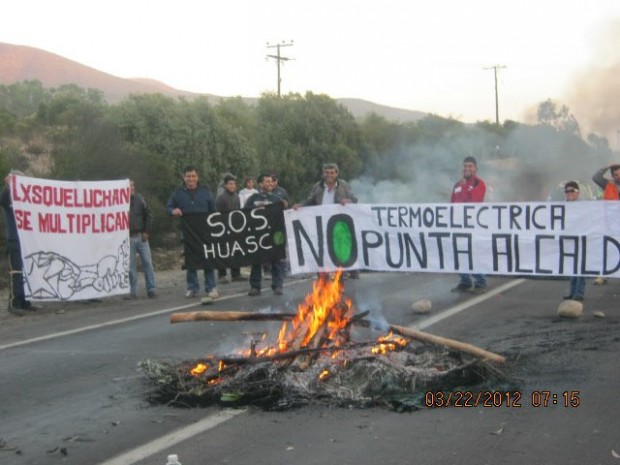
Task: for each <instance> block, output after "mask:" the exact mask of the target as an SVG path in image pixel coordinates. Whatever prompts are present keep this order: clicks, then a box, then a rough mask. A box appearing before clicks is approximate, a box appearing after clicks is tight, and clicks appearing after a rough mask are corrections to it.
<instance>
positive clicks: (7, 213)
mask: <svg viewBox="0 0 620 465" xmlns="http://www.w3.org/2000/svg"><path fill="white" fill-rule="evenodd" d="M15 174H23V173H21V172H19V171H12V172H11V173H10V174H9V175H7V176H6V177H5V178H4V188H3V189H2V194H0V204H1V205H2V208H3V209H4V222H5V232H6V248H7V252H8V254H9V274H10V279H11V287H10V292H11V296H10V300H9V312H11V313H12V314H13V315H17V316H23V315H24V310H36V307H35V306H34V305H32V304H31V303H30V302H29V301H28V300H26V293H25V291H24V276H23V273H22V268H23V263H22V251H21V247H20V245H19V235H18V232H17V223H16V222H15V215H14V214H13V202H12V200H11V179H12V177H13V175H15Z"/></svg>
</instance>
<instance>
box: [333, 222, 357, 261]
mask: <svg viewBox="0 0 620 465" xmlns="http://www.w3.org/2000/svg"><path fill="white" fill-rule="evenodd" d="M332 231H333V244H332V245H333V246H334V253H335V255H336V257H337V258H338V260H340V261H341V262H342V263H345V262H346V261H347V260H349V258H350V257H351V252H352V251H353V234H351V230H350V229H349V225H348V224H347V223H346V222H344V221H338V222H336V223H335V224H334V228H333V230H332Z"/></svg>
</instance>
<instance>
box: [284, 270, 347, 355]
mask: <svg viewBox="0 0 620 465" xmlns="http://www.w3.org/2000/svg"><path fill="white" fill-rule="evenodd" d="M341 277H342V270H338V271H337V272H336V273H335V275H334V279H332V280H330V279H329V276H328V275H324V274H322V275H321V276H320V277H319V279H318V280H317V281H315V282H314V283H313V285H312V292H311V293H310V294H308V295H307V296H306V299H305V301H304V303H303V304H300V305H299V306H298V307H297V314H296V315H295V317H294V318H293V320H292V321H290V322H285V323H283V324H282V328H281V329H280V333H279V335H278V350H279V351H280V352H285V351H287V350H291V349H300V348H304V347H308V345H309V344H310V343H311V342H313V344H314V346H315V347H323V346H326V344H327V342H329V344H330V346H332V347H334V346H335V347H339V346H342V345H343V343H345V342H347V335H346V331H345V329H346V328H347V326H348V325H349V323H350V321H351V317H352V315H353V309H352V304H351V300H350V299H344V300H343V298H342V293H343V291H344V286H343V285H342V281H341ZM319 333H320V334H319ZM317 339H318V340H317Z"/></svg>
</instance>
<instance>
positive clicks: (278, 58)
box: [267, 40, 293, 98]
mask: <svg viewBox="0 0 620 465" xmlns="http://www.w3.org/2000/svg"><path fill="white" fill-rule="evenodd" d="M292 45H293V41H292V40H291V41H289V42H285V41H282V42H280V43H279V44H275V45H270V44H269V42H267V48H275V49H276V50H277V52H276V54H275V55H267V58H273V59H274V60H276V64H277V66H278V98H281V96H282V95H281V93H280V84H281V83H282V79H281V78H280V63H282V62H283V61H289V60H292V58H288V57H283V56H282V55H280V48H282V47H291V46H292Z"/></svg>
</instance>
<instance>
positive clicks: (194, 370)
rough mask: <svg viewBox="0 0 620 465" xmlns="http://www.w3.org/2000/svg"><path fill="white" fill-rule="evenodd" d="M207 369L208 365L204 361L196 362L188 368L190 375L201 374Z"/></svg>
mask: <svg viewBox="0 0 620 465" xmlns="http://www.w3.org/2000/svg"><path fill="white" fill-rule="evenodd" d="M208 369H209V365H205V364H204V363H198V364H197V365H196V366H195V367H194V368H192V369H191V370H190V374H191V375H192V376H198V375H201V374H203V373H204V372H205V371H207V370H208Z"/></svg>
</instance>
